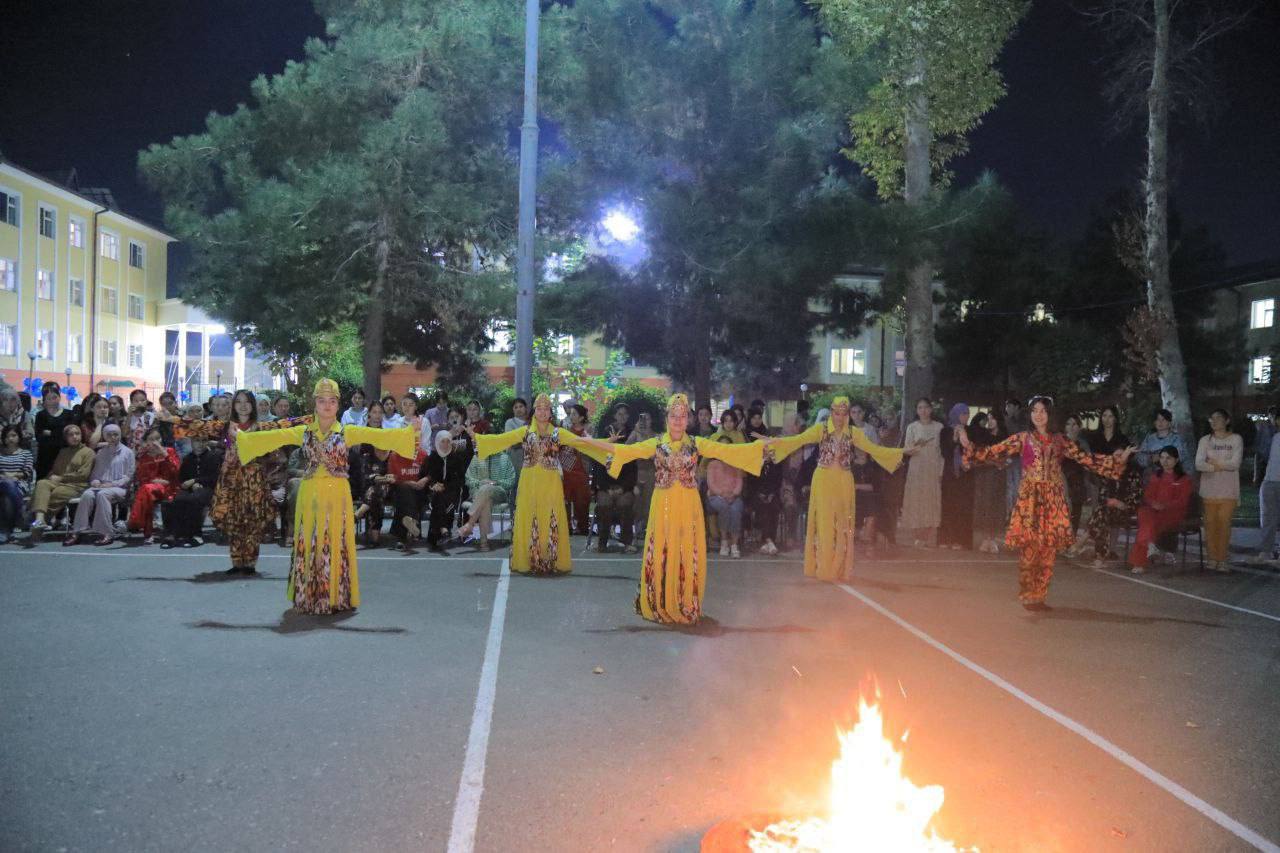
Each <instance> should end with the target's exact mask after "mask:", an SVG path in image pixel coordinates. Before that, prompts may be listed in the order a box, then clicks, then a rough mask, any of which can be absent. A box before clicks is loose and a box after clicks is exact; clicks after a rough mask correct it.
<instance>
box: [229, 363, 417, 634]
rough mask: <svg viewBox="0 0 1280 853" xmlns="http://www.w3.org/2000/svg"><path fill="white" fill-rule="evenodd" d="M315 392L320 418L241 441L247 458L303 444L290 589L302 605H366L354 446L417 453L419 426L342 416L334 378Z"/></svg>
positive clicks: (304, 608) (245, 434) (241, 435)
mask: <svg viewBox="0 0 1280 853" xmlns="http://www.w3.org/2000/svg"><path fill="white" fill-rule="evenodd" d="M314 396H315V407H316V414H315V421H314V422H313V423H309V424H305V425H298V426H290V427H285V428H281V429H274V430H266V431H261V432H259V431H253V432H250V431H239V432H237V433H236V441H235V446H236V451H237V452H238V454H239V456H240V459H241V460H242V462H243V463H244V464H246V465H247V464H249V463H251V462H252V461H253V460H254V459H257V458H258V457H259V456H262V455H263V454H266V453H270V452H271V451H273V450H278V449H279V448H281V447H288V446H292V445H301V446H302V457H303V460H304V464H305V468H304V472H303V475H302V484H301V485H300V486H299V488H298V503H297V509H296V510H295V512H294V522H293V559H292V561H291V562H290V566H289V587H288V591H287V595H288V597H289V600H290V601H292V602H293V606H294V608H295V609H296V610H298V611H300V612H302V613H337V612H339V611H343V610H354V609H356V608H357V607H359V606H360V579H359V576H358V574H357V572H356V520H355V514H354V512H353V510H352V508H351V486H350V484H349V483H348V482H347V458H348V452H349V450H350V448H351V447H353V446H355V445H357V444H369V445H372V446H374V447H376V448H379V449H380V450H394V451H395V452H397V453H399V454H401V455H402V456H412V455H413V448H414V440H415V439H416V438H417V431H416V430H414V429H413V428H411V427H400V428H398V429H378V428H376V427H367V426H357V425H355V424H343V423H342V422H341V421H339V420H338V406H339V403H338V383H336V382H334V381H333V380H332V379H321V380H320V381H319V382H317V383H316V387H315V392H314ZM275 423H280V422H279V421H276V422H275Z"/></svg>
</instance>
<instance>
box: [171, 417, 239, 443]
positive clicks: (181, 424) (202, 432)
mask: <svg viewBox="0 0 1280 853" xmlns="http://www.w3.org/2000/svg"><path fill="white" fill-rule="evenodd" d="M226 434H227V422H226V421H198V420H196V419H194V418H181V419H179V420H178V421H177V422H176V423H174V425H173V435H174V437H175V438H198V439H200V440H202V441H217V440H218V439H220V438H222V437H223V436H224V435H226Z"/></svg>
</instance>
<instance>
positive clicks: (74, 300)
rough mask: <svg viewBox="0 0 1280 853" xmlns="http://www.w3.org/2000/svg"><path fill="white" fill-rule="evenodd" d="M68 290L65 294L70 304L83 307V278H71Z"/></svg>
mask: <svg viewBox="0 0 1280 853" xmlns="http://www.w3.org/2000/svg"><path fill="white" fill-rule="evenodd" d="M68 290H69V292H68V294H67V295H68V297H69V298H70V300H71V304H72V305H76V306H79V307H80V308H83V307H84V279H82V278H73V279H71V284H70V287H69V288H68Z"/></svg>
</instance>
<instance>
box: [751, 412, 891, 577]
mask: <svg viewBox="0 0 1280 853" xmlns="http://www.w3.org/2000/svg"><path fill="white" fill-rule="evenodd" d="M814 443H816V444H817V445H818V467H817V470H815V471H814V474H813V486H812V488H811V490H810V492H809V523H808V526H807V530H806V531H805V541H804V573H805V574H806V575H808V576H809V577H811V578H813V577H816V578H818V579H819V580H824V581H836V580H844V579H846V578H848V577H849V575H850V574H851V573H852V572H853V540H854V537H855V536H856V535H857V532H858V531H857V527H856V525H855V523H854V520H855V519H856V518H857V515H856V514H855V513H854V482H853V472H852V470H851V469H850V464H851V463H852V461H853V449H854V448H855V447H856V448H858V449H859V450H862V451H865V452H866V453H867V455H868V456H870V457H871V458H872V459H874V460H875V461H876V463H877V464H879V465H880V467H881V468H884V469H885V470H886V471H888V472H889V473H891V474H892V473H893V471H894V469H896V468H897V467H898V465H900V464H901V463H902V448H900V447H881V446H879V445H878V444H874V443H873V442H872V441H871V439H869V438H867V437H866V435H865V434H864V433H863V432H862V430H861V429H859V428H858V427H856V426H853V425H851V424H850V423H849V398H848V397H836V398H835V399H834V400H833V401H832V402H831V417H829V418H828V419H827V420H825V421H820V422H818V423H816V424H814V425H813V426H811V427H809V428H808V429H807V430H805V431H804V432H802V433H800V434H799V435H793V436H787V437H786V438H778V439H774V440H773V441H771V442H770V444H769V450H770V452H772V453H773V455H774V459H775V460H776V461H778V462H781V461H782V460H783V459H785V458H787V456H788V455H790V454H791V453H792V452H794V451H796V450H799V449H800V448H801V447H803V446H805V445H806V444H814Z"/></svg>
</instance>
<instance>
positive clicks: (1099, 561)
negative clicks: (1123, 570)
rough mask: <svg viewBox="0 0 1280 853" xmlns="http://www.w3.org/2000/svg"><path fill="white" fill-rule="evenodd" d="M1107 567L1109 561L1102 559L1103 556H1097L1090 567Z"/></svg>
mask: <svg viewBox="0 0 1280 853" xmlns="http://www.w3.org/2000/svg"><path fill="white" fill-rule="evenodd" d="M1106 567H1107V561H1106V560H1104V559H1102V558H1101V557H1098V558H1096V559H1095V560H1094V561H1093V562H1092V563H1090V564H1089V568H1091V569H1105V568H1106Z"/></svg>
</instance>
